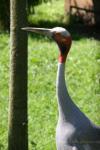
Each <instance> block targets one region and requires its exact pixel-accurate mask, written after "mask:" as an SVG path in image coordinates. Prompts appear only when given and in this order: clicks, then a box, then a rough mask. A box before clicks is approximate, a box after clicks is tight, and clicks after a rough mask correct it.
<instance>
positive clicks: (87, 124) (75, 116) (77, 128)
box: [56, 63, 100, 150]
mask: <svg viewBox="0 0 100 150" xmlns="http://www.w3.org/2000/svg"><path fill="white" fill-rule="evenodd" d="M64 72H65V64H64V63H59V64H58V72H57V83H56V88H57V97H58V108H59V119H58V124H57V129H56V144H57V150H100V127H96V126H95V125H94V124H93V123H92V122H91V121H90V120H89V119H88V118H87V117H86V116H85V115H84V114H83V113H82V112H81V111H80V109H79V108H78V107H77V106H76V105H75V104H74V102H73V101H72V100H71V98H70V96H69V94H68V90H67V88H66V84H65V73H64Z"/></svg>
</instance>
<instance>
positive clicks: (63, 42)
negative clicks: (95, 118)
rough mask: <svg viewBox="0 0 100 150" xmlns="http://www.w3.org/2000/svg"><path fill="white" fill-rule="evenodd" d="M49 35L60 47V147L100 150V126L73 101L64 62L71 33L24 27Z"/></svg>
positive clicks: (57, 85)
mask: <svg viewBox="0 0 100 150" xmlns="http://www.w3.org/2000/svg"><path fill="white" fill-rule="evenodd" d="M24 30H27V31H31V32H36V33H42V34H46V35H48V36H50V37H52V38H53V39H54V40H55V42H56V43H57V44H58V47H59V51H60V54H59V60H58V61H59V62H58V71H57V82H56V92H57V99H58V110H59V118H58V123H57V128H56V145H57V150H100V127H97V126H95V125H94V124H93V123H92V122H91V121H90V120H89V119H88V118H87V117H86V116H85V115H84V114H83V113H82V112H81V111H80V109H79V108H78V107H77V106H76V105H75V104H74V102H73V101H72V99H71V97H70V96H69V94H68V90H67V86H66V82H65V62H66V58H67V55H68V52H69V50H70V46H71V41H72V40H71V35H70V33H69V32H68V31H67V30H65V29H64V28H61V27H57V28H53V29H44V28H42V29H41V28H31V27H28V28H24Z"/></svg>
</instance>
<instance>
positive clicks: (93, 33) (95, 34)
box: [29, 20, 100, 40]
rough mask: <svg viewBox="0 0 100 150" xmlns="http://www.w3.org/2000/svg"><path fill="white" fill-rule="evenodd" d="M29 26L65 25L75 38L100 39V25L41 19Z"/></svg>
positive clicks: (49, 26) (51, 26)
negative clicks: (68, 23) (67, 23)
mask: <svg viewBox="0 0 100 150" xmlns="http://www.w3.org/2000/svg"><path fill="white" fill-rule="evenodd" d="M29 26H34V27H44V28H53V27H57V26H60V27H64V28H66V29H68V30H69V31H70V33H71V34H72V38H73V40H80V39H81V38H83V37H84V38H85V37H86V38H94V39H96V40H100V27H99V26H85V25H83V24H78V23H75V24H70V25H66V24H64V23H62V22H61V23H60V22H50V21H43V20H41V21H39V22H38V24H34V23H30V24H29Z"/></svg>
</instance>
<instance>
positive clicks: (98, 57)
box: [0, 0, 100, 150]
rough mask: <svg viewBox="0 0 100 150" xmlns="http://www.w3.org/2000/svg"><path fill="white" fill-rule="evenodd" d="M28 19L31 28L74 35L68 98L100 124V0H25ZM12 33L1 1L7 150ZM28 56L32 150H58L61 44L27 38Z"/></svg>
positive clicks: (1, 140) (0, 125) (0, 82)
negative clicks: (56, 139) (57, 76)
mask: <svg viewBox="0 0 100 150" xmlns="http://www.w3.org/2000/svg"><path fill="white" fill-rule="evenodd" d="M27 19H28V25H29V26H34V27H47V28H52V27H56V26H62V27H65V28H66V29H68V30H69V32H70V33H71V34H72V39H73V43H72V47H71V50H70V53H69V55H68V60H67V63H66V81H67V86H68V90H69V94H70V96H71V97H72V99H73V101H74V102H75V103H76V104H77V106H78V107H79V108H80V109H81V110H82V111H83V112H84V113H85V114H86V115H87V116H88V117H89V118H90V119H91V120H92V121H93V122H95V124H97V125H100V67H99V65H100V27H99V26H100V1H99V0H63V1H62V0H27ZM9 31H10V1H9V0H1V3H0V52H1V54H0V150H7V131H8V126H7V121H8V98H9V58H10V50H9V49H10V33H9ZM28 55H29V56H28V67H29V69H28V78H29V79H28V119H29V150H51V149H52V150H55V149H56V145H55V128H56V123H57V118H58V111H57V101H56V94H55V93H56V87H55V83H56V71H57V58H58V51H57V46H56V44H55V43H54V42H53V41H52V40H51V39H48V38H47V37H43V36H41V35H36V34H29V38H28Z"/></svg>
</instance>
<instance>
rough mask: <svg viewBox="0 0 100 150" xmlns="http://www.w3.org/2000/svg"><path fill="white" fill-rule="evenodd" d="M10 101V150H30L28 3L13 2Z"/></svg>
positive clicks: (22, 1) (11, 9)
mask: <svg viewBox="0 0 100 150" xmlns="http://www.w3.org/2000/svg"><path fill="white" fill-rule="evenodd" d="M10 4H11V6H10V14H11V20H10V22H11V24H10V31H11V33H10V38H11V59H10V97H9V119H8V124H9V132H8V150H28V119H27V57H28V56H27V33H26V32H24V31H22V30H21V28H22V27H25V26H26V25H27V19H26V1H25V0H10Z"/></svg>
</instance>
